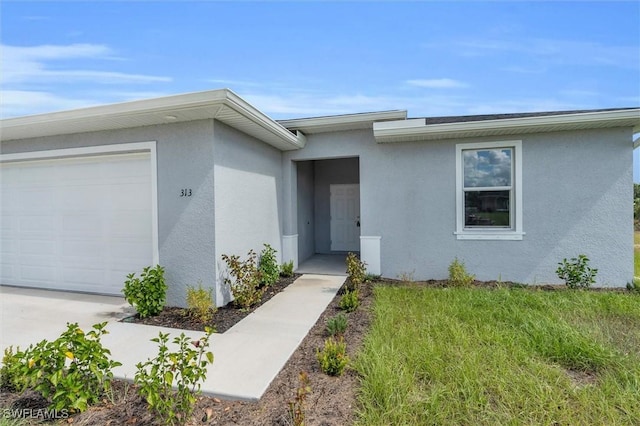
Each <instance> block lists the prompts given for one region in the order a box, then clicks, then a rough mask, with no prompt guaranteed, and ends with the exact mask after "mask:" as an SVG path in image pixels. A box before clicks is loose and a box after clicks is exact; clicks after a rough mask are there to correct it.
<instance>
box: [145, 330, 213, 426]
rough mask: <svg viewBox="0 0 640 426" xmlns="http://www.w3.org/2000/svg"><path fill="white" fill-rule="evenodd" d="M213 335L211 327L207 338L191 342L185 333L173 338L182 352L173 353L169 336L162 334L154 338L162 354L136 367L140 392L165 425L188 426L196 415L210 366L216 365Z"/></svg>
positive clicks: (159, 352)
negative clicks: (186, 424)
mask: <svg viewBox="0 0 640 426" xmlns="http://www.w3.org/2000/svg"><path fill="white" fill-rule="evenodd" d="M211 334H212V330H211V329H209V328H207V329H206V334H205V336H204V337H203V338H201V339H200V340H197V341H193V342H189V338H188V337H187V336H185V335H184V333H181V334H180V336H179V337H176V338H174V339H173V344H174V345H177V346H178V348H179V349H178V351H177V352H169V348H168V347H167V342H168V341H169V334H168V333H167V334H164V333H159V335H158V337H156V338H153V339H151V341H152V342H156V343H157V344H158V355H157V356H156V357H155V358H153V359H148V360H147V361H146V362H145V363H138V364H137V365H136V368H137V372H136V375H135V378H134V383H135V384H136V385H138V387H139V388H138V392H139V394H140V395H141V396H142V397H143V398H145V400H146V401H147V403H148V404H149V407H150V408H151V409H152V410H153V411H155V413H156V414H157V415H158V416H159V417H160V418H162V419H163V420H164V422H165V424H177V423H184V422H185V421H186V419H187V418H188V417H189V415H190V414H191V413H192V412H193V408H194V404H195V402H196V396H197V394H199V393H200V386H201V382H202V381H203V380H204V379H205V378H206V376H207V364H212V363H213V353H211V352H209V351H208V348H209V338H210V337H211ZM173 387H175V388H176V389H175V391H174V390H173Z"/></svg>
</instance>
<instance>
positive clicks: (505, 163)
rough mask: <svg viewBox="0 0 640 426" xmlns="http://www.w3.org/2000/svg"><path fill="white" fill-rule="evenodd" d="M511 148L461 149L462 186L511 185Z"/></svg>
mask: <svg viewBox="0 0 640 426" xmlns="http://www.w3.org/2000/svg"><path fill="white" fill-rule="evenodd" d="M511 154H512V149H511V148H502V149H483V150H466V151H463V153H462V155H463V161H464V187H465V188H491V187H496V186H511V157H512V155H511Z"/></svg>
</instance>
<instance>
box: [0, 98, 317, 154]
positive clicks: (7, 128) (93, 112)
mask: <svg viewBox="0 0 640 426" xmlns="http://www.w3.org/2000/svg"><path fill="white" fill-rule="evenodd" d="M224 106H226V107H229V108H231V109H233V110H234V111H235V112H236V113H238V114H240V115H241V116H243V117H244V118H246V119H247V120H250V121H251V122H253V123H254V124H256V125H258V126H259V127H260V128H262V129H263V130H265V131H267V132H269V133H271V134H272V135H275V136H276V137H277V138H279V139H280V140H281V141H282V144H281V145H283V146H285V147H287V148H288V149H300V148H303V147H304V143H305V140H306V139H304V137H303V136H304V135H300V134H298V135H296V134H294V133H292V132H291V131H289V130H288V129H287V128H285V127H284V126H282V125H281V124H279V123H278V122H276V121H274V120H272V119H271V118H269V117H268V116H267V115H265V114H263V113H262V112H260V111H259V110H258V109H256V108H255V107H254V106H252V105H251V104H249V103H248V102H246V101H245V100H243V99H242V98H240V97H239V96H238V95H236V94H235V93H234V92H232V91H231V90H229V89H219V90H209V91H205V92H196V93H188V94H182V95H174V96H166V97H162V98H155V99H145V100H140V101H131V102H123V103H117V104H110V105H100V106H94V107H87V108H81V109H76V110H69V111H59V112H52V113H45V114H38V115H30V116H24V117H15V118H8V119H4V120H0V140H11V139H23V138H29V137H40V136H53V135H57V134H64V133H60V132H53V131H51V130H50V129H49V127H48V126H50V125H53V124H56V125H58V128H59V126H60V125H63V124H64V125H65V126H69V127H68V128H69V129H73V130H70V131H68V132H67V133H78V132H84V131H100V130H109V129H110V124H105V125H104V126H103V127H100V128H96V127H95V122H97V121H100V120H103V121H106V120H110V121H113V122H118V121H121V120H131V121H130V123H131V124H130V127H135V126H136V124H135V122H134V120H135V117H143V116H146V117H149V116H152V115H153V116H157V117H158V118H157V120H156V121H157V122H154V123H153V124H166V123H176V122H180V121H187V119H180V118H178V119H177V120H175V121H171V120H164V119H161V117H164V116H173V115H177V116H179V115H180V113H181V112H188V111H195V110H200V112H203V114H204V116H206V117H205V118H212V119H215V118H216V117H217V114H218V112H220V110H221V109H222V107H224ZM173 118H176V117H173ZM113 128H114V129H115V128H122V127H116V126H113ZM22 129H24V130H25V134H26V136H20V133H21V130H22ZM34 129H40V131H39V132H36V133H33V132H34ZM7 134H8V135H9V136H8V137H7Z"/></svg>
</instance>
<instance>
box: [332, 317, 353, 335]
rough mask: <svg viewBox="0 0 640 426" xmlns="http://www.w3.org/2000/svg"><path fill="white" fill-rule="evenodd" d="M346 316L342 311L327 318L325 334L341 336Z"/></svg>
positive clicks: (346, 322)
mask: <svg viewBox="0 0 640 426" xmlns="http://www.w3.org/2000/svg"><path fill="white" fill-rule="evenodd" d="M347 324H348V321H347V316H346V315H345V314H343V313H339V314H338V315H336V316H334V317H331V318H329V319H328V320H327V334H328V335H329V336H342V335H343V334H344V332H345V331H346V329H347Z"/></svg>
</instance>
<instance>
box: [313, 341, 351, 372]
mask: <svg viewBox="0 0 640 426" xmlns="http://www.w3.org/2000/svg"><path fill="white" fill-rule="evenodd" d="M316 357H317V358H318V362H319V363H320V369H321V370H322V371H323V372H324V373H325V374H328V375H329V376H341V375H342V372H343V371H344V369H345V367H346V366H347V364H348V363H349V357H348V356H347V345H346V343H344V339H342V338H340V340H338V341H336V340H335V339H334V338H333V337H329V338H328V339H327V340H325V341H324V348H323V349H322V350H320V349H318V350H317V352H316Z"/></svg>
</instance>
